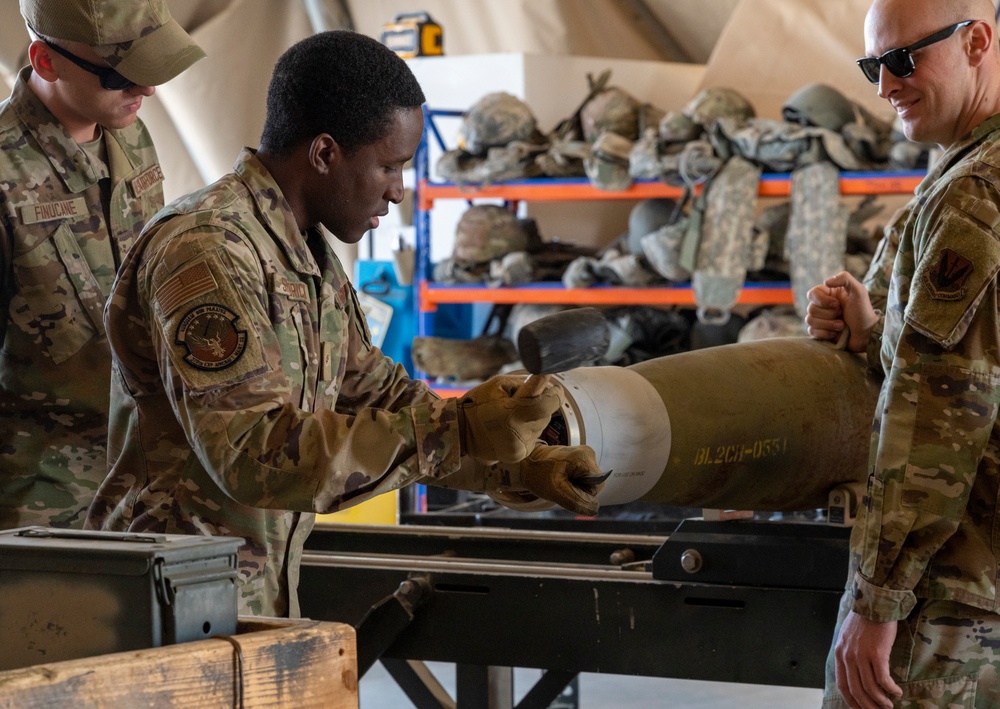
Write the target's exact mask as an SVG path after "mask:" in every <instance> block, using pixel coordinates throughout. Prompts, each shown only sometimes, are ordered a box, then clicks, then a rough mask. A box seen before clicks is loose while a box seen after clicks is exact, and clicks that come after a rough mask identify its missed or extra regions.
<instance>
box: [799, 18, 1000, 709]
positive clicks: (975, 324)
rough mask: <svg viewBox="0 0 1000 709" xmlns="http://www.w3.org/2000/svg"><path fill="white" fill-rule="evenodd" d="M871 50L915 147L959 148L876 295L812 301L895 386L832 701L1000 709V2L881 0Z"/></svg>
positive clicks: (815, 330) (875, 277)
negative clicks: (999, 23)
mask: <svg viewBox="0 0 1000 709" xmlns="http://www.w3.org/2000/svg"><path fill="white" fill-rule="evenodd" d="M966 21H969V22H966ZM925 37H930V38H931V39H932V40H935V41H932V42H927V43H926V46H924V47H923V48H920V49H918V50H914V51H913V54H912V57H911V58H910V59H909V60H907V56H906V52H905V51H903V52H902V53H900V52H899V51H898V50H896V51H895V54H893V53H890V54H887V52H889V51H890V50H895V49H896V48H898V47H905V46H908V45H910V44H912V43H914V42H918V41H919V40H921V39H922V38H925ZM865 44H866V48H867V50H868V53H869V57H870V58H869V59H867V60H860V61H861V62H862V63H863V64H862V68H863V69H866V75H868V77H869V80H874V83H877V84H878V86H879V93H880V95H881V96H883V97H884V98H886V99H887V100H889V101H890V102H891V103H892V104H893V106H894V107H895V108H896V110H897V112H898V114H899V115H900V117H901V118H902V120H903V123H904V127H905V130H906V135H907V137H908V138H910V139H911V140H917V141H928V142H933V143H937V144H938V145H940V146H941V147H942V148H943V149H946V153H945V154H944V156H943V157H942V159H941V160H940V162H939V163H938V164H937V165H936V166H935V167H934V168H933V170H932V171H931V172H930V173H929V174H928V175H927V177H926V178H925V180H924V181H923V182H922V183H921V185H920V186H919V187H918V188H917V190H916V195H915V197H914V199H913V200H912V201H911V202H910V203H909V204H908V205H907V207H906V208H905V209H903V210H902V211H901V212H900V213H899V215H898V216H897V217H896V218H895V219H894V220H893V223H892V224H890V225H889V227H888V229H887V235H886V238H885V239H884V240H883V245H882V248H881V250H880V253H879V254H878V256H877V258H876V261H875V262H874V263H873V264H872V267H871V269H870V271H869V274H868V276H867V277H866V279H865V284H864V285H862V284H861V283H860V282H859V281H857V280H856V279H854V278H853V277H852V276H850V275H849V274H847V273H846V272H845V273H841V274H838V275H837V276H835V277H833V278H830V279H828V280H827V281H826V283H825V284H823V285H820V286H817V287H815V288H813V289H812V290H811V291H810V293H809V300H810V305H809V309H808V314H807V316H806V323H807V325H808V327H809V332H810V334H811V335H812V336H814V337H818V338H822V339H833V338H836V337H838V335H839V333H840V332H841V331H842V329H843V328H844V327H845V325H846V327H848V328H849V331H850V338H849V342H848V347H849V349H850V350H851V351H854V352H866V353H867V357H868V361H869V362H870V363H871V365H872V367H873V368H874V369H876V370H877V371H878V372H879V373H884V376H885V380H884V383H883V385H882V392H881V395H880V399H879V402H878V408H877V410H876V413H875V420H874V424H873V427H872V447H871V451H872V455H871V463H870V473H869V478H868V489H867V493H866V495H865V497H864V501H863V504H862V508H861V510H860V512H859V515H858V521H857V524H856V526H855V528H854V530H853V535H852V539H851V557H852V559H851V573H850V575H849V579H848V588H847V592H846V594H845V596H844V602H843V604H842V608H841V617H840V619H839V622H838V633H837V638H836V641H835V644H834V647H833V648H832V649H831V654H830V659H829V662H828V668H827V691H826V694H825V698H824V707H831V708H832V707H845V706H850V707H892V706H897V707H997V706H1000V675H998V673H1000V613H998V611H1000V596H998V594H997V580H998V576H1000V557H998V553H1000V537H998V535H997V529H998V525H1000V517H998V509H997V506H998V490H1000V421H998V417H997V410H998V406H1000V300H998V296H1000V294H998V288H997V275H998V272H1000V211H998V207H997V205H1000V96H998V94H997V91H996V89H995V87H996V86H997V85H998V83H1000V51H998V48H997V33H996V27H995V23H994V12H993V6H992V3H991V2H989V0H968V2H957V3H940V2H937V0H876V1H875V3H874V4H873V5H872V8H871V9H870V10H869V13H868V17H867V20H866V23H865ZM872 57H877V58H878V59H872ZM897 60H899V61H898V62H897ZM909 62H912V63H909ZM864 64H868V66H867V68H866V67H865V66H864ZM901 75H902V76H901ZM893 257H894V258H893ZM889 262H892V267H891V271H889V270H888V268H887V263H889ZM887 276H888V277H887ZM869 291H870V292H869ZM876 307H878V308H884V313H883V312H880V311H879V310H876V309H875V308H876Z"/></svg>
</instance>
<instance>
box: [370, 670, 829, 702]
mask: <svg viewBox="0 0 1000 709" xmlns="http://www.w3.org/2000/svg"><path fill="white" fill-rule="evenodd" d="M427 666H428V668H429V669H431V671H432V672H433V673H434V676H435V677H436V678H437V679H438V681H439V682H440V683H441V684H442V686H444V688H445V689H447V690H448V692H449V694H450V695H451V696H452V697H454V696H455V672H454V666H453V665H450V664H444V663H436V662H429V663H427ZM540 675H541V671H540V670H527V669H518V670H515V672H514V701H515V702H517V701H520V699H521V698H522V697H523V696H524V694H525V693H526V692H527V691H528V690H529V689H530V688H531V686H532V685H533V684H534V683H535V682H536V681H537V680H538V678H539V676H540ZM579 689H580V697H579V709H608V707H614V709H660V708H661V707H662V708H663V709H674V708H676V709H732V708H738V709H813V708H814V707H815V708H817V709H818V707H819V706H820V703H821V701H822V695H823V692H822V690H819V689H800V688H795V687H767V686H763V685H756V684H731V683H727V682H695V681H692V680H680V679H663V678H658V677H626V676H622V675H601V674H582V675H580V681H579ZM360 697H361V709H410V708H411V707H413V706H414V705H413V703H412V702H411V701H410V700H409V699H408V698H407V696H406V695H405V694H404V693H403V691H402V690H401V689H400V688H399V686H398V685H397V684H396V683H395V681H394V680H393V679H392V677H390V676H389V674H388V672H386V670H385V668H384V667H382V665H381V664H376V665H375V666H374V667H373V668H372V669H370V670H369V671H368V672H367V673H366V674H365V676H364V677H362V679H361V684H360Z"/></svg>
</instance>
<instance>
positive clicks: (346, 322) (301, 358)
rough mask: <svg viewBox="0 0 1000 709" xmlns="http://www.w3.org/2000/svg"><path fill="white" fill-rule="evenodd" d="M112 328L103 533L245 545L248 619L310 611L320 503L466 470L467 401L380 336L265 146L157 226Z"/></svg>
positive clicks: (138, 257)
mask: <svg viewBox="0 0 1000 709" xmlns="http://www.w3.org/2000/svg"><path fill="white" fill-rule="evenodd" d="M105 321H106V325H107V329H108V333H109V335H110V341H111V350H112V353H113V355H114V367H113V370H112V391H111V399H112V405H111V425H110V428H111V435H110V438H109V443H108V448H109V461H110V467H111V470H110V472H109V474H108V478H107V480H106V481H105V483H104V485H103V486H102V487H101V489H100V491H99V492H98V495H97V498H96V500H95V501H94V504H93V506H92V507H91V510H90V514H89V516H88V519H87V526H88V527H91V528H96V527H100V528H104V529H112V530H130V531H133V532H139V531H157V532H173V533H184V534H210V535H227V536H237V537H243V538H244V539H245V540H246V544H245V545H244V546H243V547H242V549H241V550H240V553H239V572H240V583H241V608H240V611H241V612H242V613H251V614H257V615H261V614H263V615H284V614H286V613H290V614H292V615H296V614H297V613H298V603H297V599H296V593H295V592H296V588H297V586H298V568H299V562H300V560H301V555H302V547H303V542H304V540H305V537H306V536H307V535H308V534H309V532H310V530H311V529H312V524H313V517H314V516H313V514H311V513H313V512H321V513H327V512H333V511H336V510H338V509H341V508H343V507H347V506H349V505H351V504H354V503H356V502H359V501H362V500H364V499H366V498H369V497H372V496H374V495H378V494H381V493H384V492H386V491H388V490H392V489H394V488H398V487H400V486H402V485H404V484H406V483H408V482H411V481H414V480H417V479H423V477H424V476H426V477H428V478H436V477H439V476H442V475H446V474H448V473H450V472H453V471H457V470H458V467H459V454H460V441H459V437H460V434H459V427H458V422H457V410H456V402H455V400H454V399H450V400H442V399H439V398H438V397H437V396H436V395H434V394H433V393H432V392H431V391H430V390H429V389H428V388H427V387H426V386H425V385H424V384H423V383H422V382H418V381H414V380H411V379H409V378H407V376H406V372H405V370H404V369H403V368H402V366H400V365H394V364H393V363H392V362H391V360H389V359H388V358H386V357H385V356H384V355H383V354H382V353H381V352H380V351H379V350H378V349H377V348H375V347H374V346H373V345H372V343H371V338H370V334H369V332H368V327H367V325H366V323H365V320H364V315H363V313H362V311H361V308H360V306H359V304H358V300H357V295H356V293H355V291H354V288H353V287H352V286H351V284H350V282H349V281H348V279H347V276H346V275H345V273H344V270H343V267H342V266H341V264H340V262H339V260H338V259H337V257H336V255H335V254H334V252H333V250H332V248H331V246H330V245H329V244H328V243H327V241H326V240H325V239H324V237H323V235H322V234H321V233H320V232H319V231H318V230H316V229H311V230H309V231H308V232H307V233H305V234H303V233H301V232H300V231H299V228H298V226H297V225H296V221H295V215H294V214H293V213H292V211H291V208H290V207H289V205H288V203H287V202H286V201H285V199H284V197H283V196H282V193H281V191H280V188H279V187H278V185H277V184H276V183H275V182H274V180H273V178H272V177H271V176H270V174H269V173H268V172H267V170H266V168H265V167H264V166H263V164H262V163H261V162H260V161H259V160H258V159H257V158H256V156H255V155H254V154H253V153H252V151H250V150H244V151H243V153H242V154H241V155H240V158H239V160H238V162H237V164H236V167H235V172H234V173H230V174H229V175H226V176H225V177H223V178H222V179H220V180H219V181H218V182H216V183H215V184H212V185H209V186H208V187H206V188H204V189H203V190H200V191H198V192H195V193H193V194H191V195H189V196H187V197H185V198H184V199H182V200H179V201H177V202H175V203H173V204H172V205H170V206H169V207H168V208H167V209H165V210H164V211H163V212H161V213H160V214H159V215H158V216H157V218H156V219H155V220H154V221H153V222H152V223H151V224H150V225H149V226H148V227H147V229H146V230H145V231H144V232H143V235H142V237H140V239H139V241H138V242H137V244H136V246H135V247H134V248H133V249H132V251H131V252H130V253H129V255H128V257H127V259H126V262H125V264H124V265H123V266H122V269H121V273H120V275H119V278H118V281H117V282H116V283H115V287H114V290H113V292H112V295H111V301H110V302H109V304H108V308H107V312H106V314H105Z"/></svg>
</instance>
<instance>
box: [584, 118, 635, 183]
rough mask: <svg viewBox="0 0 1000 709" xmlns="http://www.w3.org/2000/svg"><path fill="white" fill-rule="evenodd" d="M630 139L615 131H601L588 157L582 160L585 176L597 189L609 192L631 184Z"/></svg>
mask: <svg viewBox="0 0 1000 709" xmlns="http://www.w3.org/2000/svg"><path fill="white" fill-rule="evenodd" d="M631 152H632V141H630V140H629V139H628V138H623V137H622V136H620V135H618V134H617V133H612V132H610V131H605V132H604V133H601V135H600V136H599V137H598V139H597V140H596V141H594V146H593V149H592V151H591V155H590V157H589V158H587V159H586V160H584V161H583V166H584V169H585V170H586V172H587V178H588V179H589V180H590V182H591V184H592V185H594V187H596V188H597V189H601V190H608V191H610V192H620V191H622V190H627V189H628V188H629V187H630V186H631V185H632V176H631V175H629V155H630V153H631Z"/></svg>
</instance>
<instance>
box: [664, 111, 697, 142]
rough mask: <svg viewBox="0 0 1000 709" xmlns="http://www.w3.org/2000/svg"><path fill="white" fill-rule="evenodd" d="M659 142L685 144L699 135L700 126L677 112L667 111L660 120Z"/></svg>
mask: <svg viewBox="0 0 1000 709" xmlns="http://www.w3.org/2000/svg"><path fill="white" fill-rule="evenodd" d="M659 128H660V140H663V141H664V142H667V143H686V142H687V141H689V140H694V139H695V138H697V137H698V136H699V135H701V126H700V125H698V124H697V123H695V122H694V121H692V120H691V119H690V118H689V117H687V116H685V115H684V114H683V113H681V112H679V111H668V112H667V113H666V114H664V116H663V118H661V119H660V125H659Z"/></svg>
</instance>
